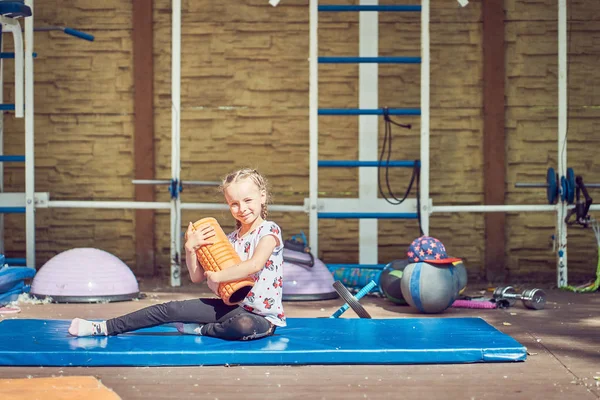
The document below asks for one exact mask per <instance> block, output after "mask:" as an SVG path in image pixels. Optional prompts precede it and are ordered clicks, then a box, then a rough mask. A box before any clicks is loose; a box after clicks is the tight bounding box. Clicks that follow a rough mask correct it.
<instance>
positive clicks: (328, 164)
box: [318, 160, 421, 168]
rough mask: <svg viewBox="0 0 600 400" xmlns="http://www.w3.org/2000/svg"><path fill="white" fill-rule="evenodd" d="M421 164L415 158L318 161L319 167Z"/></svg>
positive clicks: (401, 166)
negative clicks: (386, 160)
mask: <svg viewBox="0 0 600 400" xmlns="http://www.w3.org/2000/svg"><path fill="white" fill-rule="evenodd" d="M415 163H416V164H417V166H420V165H421V162H420V161H415V160H395V161H390V162H385V161H353V160H321V161H319V163H318V165H319V167H333V168H342V167H400V168H412V167H414V166H415Z"/></svg>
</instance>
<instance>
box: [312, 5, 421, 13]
mask: <svg viewBox="0 0 600 400" xmlns="http://www.w3.org/2000/svg"><path fill="white" fill-rule="evenodd" d="M319 11H337V12H345V11H396V12H411V11H412V12H415V11H421V6H418V5H395V6H379V5H377V6H376V5H372V6H353V5H320V6H319Z"/></svg>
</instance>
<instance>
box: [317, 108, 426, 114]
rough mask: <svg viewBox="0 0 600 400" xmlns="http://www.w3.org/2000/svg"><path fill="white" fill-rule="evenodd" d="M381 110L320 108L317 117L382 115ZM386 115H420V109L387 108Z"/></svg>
mask: <svg viewBox="0 0 600 400" xmlns="http://www.w3.org/2000/svg"><path fill="white" fill-rule="evenodd" d="M383 111H384V109H383V108H375V109H364V108H362V109H361V108H320V109H319V115H383V114H384V113H383ZM387 113H388V115H421V109H420V108H388V110H387Z"/></svg>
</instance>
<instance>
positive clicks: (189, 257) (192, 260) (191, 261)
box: [185, 246, 205, 283]
mask: <svg viewBox="0 0 600 400" xmlns="http://www.w3.org/2000/svg"><path fill="white" fill-rule="evenodd" d="M185 263H186V265H187V269H188V272H189V273H190V279H191V280H192V282H194V283H200V282H202V281H203V280H204V278H205V275H204V269H203V268H202V266H201V265H200V262H198V258H197V257H196V251H194V250H193V249H192V250H190V249H188V248H187V246H186V248H185Z"/></svg>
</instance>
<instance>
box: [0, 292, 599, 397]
mask: <svg viewBox="0 0 600 400" xmlns="http://www.w3.org/2000/svg"><path fill="white" fill-rule="evenodd" d="M166 285H167V283H163V282H159V281H155V280H148V281H144V282H141V283H140V288H141V289H142V291H143V292H144V293H145V294H146V295H147V297H146V298H145V299H143V300H139V301H131V302H121V303H109V304H21V308H22V312H21V313H19V314H15V315H8V314H7V315H3V316H0V318H2V319H8V318H52V319H71V318H74V317H83V318H110V317H113V316H117V315H120V314H123V313H126V312H130V311H134V310H137V309H139V308H142V307H145V306H147V305H150V304H154V303H157V302H165V301H169V300H173V299H186V298H190V297H198V296H202V295H207V293H206V291H205V290H204V289H203V288H202V287H200V288H199V287H195V286H190V285H184V286H182V287H179V288H169V287H166ZM529 287H533V286H529ZM469 289H470V293H479V291H480V290H482V289H485V287H483V286H480V287H472V288H471V287H470V288H469ZM547 292H548V304H547V306H546V309H544V310H538V311H534V310H528V309H525V308H524V307H523V306H522V305H521V304H520V303H519V304H517V305H515V306H514V307H512V308H510V309H506V310H471V309H458V308H452V309H449V310H447V311H446V312H445V313H443V314H441V315H435V316H427V315H420V314H417V313H415V312H414V311H413V310H412V309H410V308H408V307H401V306H396V305H393V304H391V303H389V302H386V301H384V300H383V299H379V298H372V297H369V298H366V299H362V300H361V303H362V304H363V305H364V306H365V308H366V309H367V310H368V311H369V312H370V313H371V315H372V316H373V317H374V318H398V317H403V316H410V317H415V316H423V317H434V318H440V317H456V316H480V317H482V318H484V319H485V320H486V321H488V322H489V323H490V324H492V325H494V326H495V327H496V328H497V329H499V330H500V331H502V332H505V333H507V334H509V335H511V336H512V337H514V338H515V339H517V340H518V341H519V342H520V343H522V344H523V345H525V346H527V348H528V351H529V352H530V355H529V356H528V359H527V361H525V362H522V363H510V364H506V363H502V364H456V365H401V366H381V365H370V366H355V365H344V366H294V367H291V366H269V367H243V366H237V367H160V368H158V367H152V368H148V367H131V368H127V367H120V368H115V367H101V368H79V367H77V368H40V367H35V368H34V367H0V377H2V378H25V377H50V376H61V375H62V376H73V375H90V376H95V377H96V378H98V379H100V380H101V381H102V383H103V384H104V385H106V386H107V387H109V388H111V389H112V390H114V391H115V392H116V393H117V394H118V395H119V396H120V397H121V398H122V399H124V400H125V399H143V400H148V399H178V400H180V399H185V398H194V399H219V400H226V399H232V400H239V399H240V398H248V399H395V398H398V399H400V398H402V399H413V398H414V399H598V398H600V380H597V379H595V377H600V313H599V311H600V293H592V294H573V293H566V292H562V291H558V290H548V291H547ZM341 304H342V301H341V300H329V301H319V302H286V303H285V308H286V313H287V315H288V316H290V317H322V316H329V315H331V314H332V313H333V312H334V311H335V310H336V309H337V308H338V307H339V306H340V305H341ZM343 317H344V318H356V315H355V314H354V313H353V312H352V311H351V310H348V311H347V312H346V313H345V314H344V315H343Z"/></svg>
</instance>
